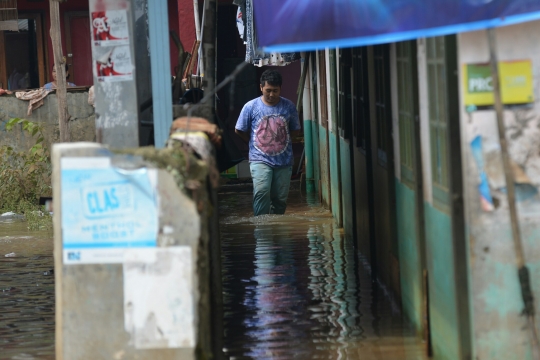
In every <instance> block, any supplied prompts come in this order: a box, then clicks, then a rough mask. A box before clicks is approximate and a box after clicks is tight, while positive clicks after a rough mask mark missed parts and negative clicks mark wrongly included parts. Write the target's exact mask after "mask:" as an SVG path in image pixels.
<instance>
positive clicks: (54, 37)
mask: <svg viewBox="0 0 540 360" xmlns="http://www.w3.org/2000/svg"><path fill="white" fill-rule="evenodd" d="M59 2H61V0H49V5H50V14H51V41H52V48H53V55H54V67H55V69H56V97H57V101H58V126H59V128H60V142H69V141H70V138H71V137H70V134H69V118H70V116H69V113H68V108H67V89H66V86H67V82H66V69H65V65H64V64H65V62H66V61H65V59H64V56H63V54H62V38H61V34H60V6H59Z"/></svg>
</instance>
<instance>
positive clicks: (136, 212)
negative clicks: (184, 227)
mask: <svg viewBox="0 0 540 360" xmlns="http://www.w3.org/2000/svg"><path fill="white" fill-rule="evenodd" d="M96 159H99V158H63V159H62V162H61V166H62V170H61V183H62V195H61V196H62V201H61V202H62V238H63V248H64V249H63V250H64V263H65V264H92V263H121V262H122V261H123V256H124V251H123V250H125V249H126V248H133V247H155V246H156V242H157V232H158V230H157V229H158V220H157V206H156V194H155V191H154V186H152V185H151V181H150V178H151V172H152V171H154V170H147V169H145V168H143V169H138V170H135V171H125V170H120V169H116V168H114V167H112V166H111V165H110V162H109V163H107V164H108V165H103V164H101V165H100V163H99V161H98V160H96ZM103 159H108V158H103ZM85 164H88V167H85V166H84V165H85Z"/></svg>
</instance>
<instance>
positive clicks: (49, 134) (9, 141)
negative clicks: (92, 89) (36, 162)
mask: <svg viewBox="0 0 540 360" xmlns="http://www.w3.org/2000/svg"><path fill="white" fill-rule="evenodd" d="M67 102H68V109H69V114H70V115H71V120H70V133H71V140H72V141H95V139H96V130H95V129H96V127H95V122H94V119H95V116H94V108H93V107H92V106H91V105H88V92H69V93H68V94H67ZM57 104H58V103H57V98H56V94H55V93H51V94H49V95H48V96H47V97H46V98H45V99H44V100H43V106H41V107H40V108H38V109H36V110H34V111H33V112H32V115H30V116H28V115H26V114H27V110H28V101H23V100H19V99H17V98H16V97H15V95H8V96H6V95H4V96H2V97H0V145H9V146H11V147H13V148H14V149H15V150H17V151H24V150H27V149H28V148H30V147H31V146H32V145H34V142H35V139H34V138H32V137H31V136H29V134H27V133H25V132H24V131H23V130H22V125H18V126H16V127H15V128H14V129H12V130H11V131H6V128H5V123H6V122H7V121H8V120H9V119H11V118H16V117H18V118H24V119H28V120H30V121H34V122H37V123H39V124H41V125H42V126H43V129H44V135H45V144H46V145H48V146H49V147H50V144H51V143H55V142H58V141H59V140H60V130H59V128H58V108H57V106H58V105H57Z"/></svg>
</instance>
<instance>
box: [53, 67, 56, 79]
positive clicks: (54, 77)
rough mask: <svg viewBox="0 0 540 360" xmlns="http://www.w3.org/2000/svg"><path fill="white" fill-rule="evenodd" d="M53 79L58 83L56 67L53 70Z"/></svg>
mask: <svg viewBox="0 0 540 360" xmlns="http://www.w3.org/2000/svg"><path fill="white" fill-rule="evenodd" d="M52 78H53V80H54V81H56V68H55V67H53V69H52Z"/></svg>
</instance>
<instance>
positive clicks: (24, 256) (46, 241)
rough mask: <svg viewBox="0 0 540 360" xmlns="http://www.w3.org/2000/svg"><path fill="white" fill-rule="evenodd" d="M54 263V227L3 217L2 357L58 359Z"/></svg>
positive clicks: (0, 246)
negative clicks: (41, 227) (45, 229)
mask: <svg viewBox="0 0 540 360" xmlns="http://www.w3.org/2000/svg"><path fill="white" fill-rule="evenodd" d="M13 253H14V256H13ZM6 254H10V255H11V256H10V257H6V256H5V255H6ZM53 268H54V260H53V237H52V233H51V232H42V231H29V230H28V229H27V227H26V223H25V222H21V221H4V222H0V309H1V310H0V359H13V360H30V359H54V276H53V275H44V274H45V273H47V274H48V271H49V270H51V269H53Z"/></svg>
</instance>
